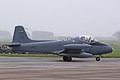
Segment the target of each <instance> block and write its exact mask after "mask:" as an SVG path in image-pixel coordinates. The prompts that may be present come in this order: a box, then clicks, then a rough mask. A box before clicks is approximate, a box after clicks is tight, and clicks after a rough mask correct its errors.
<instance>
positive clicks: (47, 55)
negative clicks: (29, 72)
mask: <svg viewBox="0 0 120 80" xmlns="http://www.w3.org/2000/svg"><path fill="white" fill-rule="evenodd" d="M0 56H8V57H58V56H57V55H53V54H11V53H10V54H0Z"/></svg>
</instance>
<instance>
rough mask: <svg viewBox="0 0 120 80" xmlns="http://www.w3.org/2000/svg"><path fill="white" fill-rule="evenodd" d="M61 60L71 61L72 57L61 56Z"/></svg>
mask: <svg viewBox="0 0 120 80" xmlns="http://www.w3.org/2000/svg"><path fill="white" fill-rule="evenodd" d="M63 61H68V62H70V61H72V57H67V56H63Z"/></svg>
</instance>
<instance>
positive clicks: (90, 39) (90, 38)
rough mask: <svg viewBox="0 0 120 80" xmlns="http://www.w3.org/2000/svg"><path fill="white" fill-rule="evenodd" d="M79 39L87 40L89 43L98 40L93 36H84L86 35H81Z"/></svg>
mask: <svg viewBox="0 0 120 80" xmlns="http://www.w3.org/2000/svg"><path fill="white" fill-rule="evenodd" d="M80 39H81V40H82V41H85V42H89V43H93V42H98V40H96V39H95V38H93V37H91V36H86V35H83V36H81V37H80Z"/></svg>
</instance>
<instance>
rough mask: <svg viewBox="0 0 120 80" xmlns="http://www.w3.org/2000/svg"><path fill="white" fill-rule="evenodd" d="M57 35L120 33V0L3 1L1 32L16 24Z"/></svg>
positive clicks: (0, 21) (0, 8) (0, 4)
mask: <svg viewBox="0 0 120 80" xmlns="http://www.w3.org/2000/svg"><path fill="white" fill-rule="evenodd" d="M19 24H20V25H23V26H25V27H27V28H28V29H32V30H42V31H51V32H54V33H55V34H56V35H65V36H78V35H82V34H86V35H92V36H111V35H112V34H113V33H114V32H115V31H117V30H120V0H0V29H1V30H7V31H10V32H13V30H14V26H15V25H19Z"/></svg>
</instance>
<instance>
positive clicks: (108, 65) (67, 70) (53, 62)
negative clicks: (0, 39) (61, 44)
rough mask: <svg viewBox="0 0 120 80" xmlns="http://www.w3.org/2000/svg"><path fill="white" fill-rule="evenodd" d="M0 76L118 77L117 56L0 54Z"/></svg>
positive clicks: (25, 79) (20, 79)
mask: <svg viewBox="0 0 120 80" xmlns="http://www.w3.org/2000/svg"><path fill="white" fill-rule="evenodd" d="M0 80H120V59H119V58H101V61H100V62H97V61H95V59H94V58H88V59H85V58H84V59H74V60H73V61H72V62H64V61H62V58H46V57H0Z"/></svg>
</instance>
